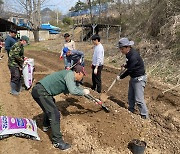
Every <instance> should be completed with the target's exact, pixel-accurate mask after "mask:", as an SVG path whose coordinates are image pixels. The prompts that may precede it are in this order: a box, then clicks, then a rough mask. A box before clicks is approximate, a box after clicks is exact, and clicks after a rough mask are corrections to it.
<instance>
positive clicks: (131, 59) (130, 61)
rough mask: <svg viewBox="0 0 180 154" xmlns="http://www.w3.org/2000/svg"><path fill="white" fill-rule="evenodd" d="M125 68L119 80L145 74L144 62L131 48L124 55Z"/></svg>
mask: <svg viewBox="0 0 180 154" xmlns="http://www.w3.org/2000/svg"><path fill="white" fill-rule="evenodd" d="M125 68H127V70H126V71H125V72H124V73H123V74H122V75H121V76H120V78H121V79H123V78H125V77H126V76H128V75H130V76H131V77H132V78H135V77H139V76H142V75H144V74H145V69H144V62H143V60H142V58H141V56H140V55H139V53H138V52H137V51H136V50H135V49H133V48H131V49H130V51H129V52H128V53H127V54H126V66H125Z"/></svg>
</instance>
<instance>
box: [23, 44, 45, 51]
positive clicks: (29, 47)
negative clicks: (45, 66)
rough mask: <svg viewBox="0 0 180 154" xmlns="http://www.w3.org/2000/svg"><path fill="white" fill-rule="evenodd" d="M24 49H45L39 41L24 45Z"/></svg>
mask: <svg viewBox="0 0 180 154" xmlns="http://www.w3.org/2000/svg"><path fill="white" fill-rule="evenodd" d="M25 49H26V50H32V51H44V50H47V49H46V48H45V47H43V46H42V45H41V43H40V42H33V43H31V44H30V45H27V46H25Z"/></svg>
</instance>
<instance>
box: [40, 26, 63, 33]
mask: <svg viewBox="0 0 180 154" xmlns="http://www.w3.org/2000/svg"><path fill="white" fill-rule="evenodd" d="M40 28H41V29H42V30H48V31H49V33H50V34H59V32H60V28H59V27H56V26H53V25H51V24H42V25H41V26H40Z"/></svg>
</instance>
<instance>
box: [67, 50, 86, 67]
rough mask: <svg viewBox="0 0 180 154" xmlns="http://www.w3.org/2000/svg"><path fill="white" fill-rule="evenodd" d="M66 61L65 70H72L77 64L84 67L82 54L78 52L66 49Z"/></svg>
mask: <svg viewBox="0 0 180 154" xmlns="http://www.w3.org/2000/svg"><path fill="white" fill-rule="evenodd" d="M66 50H67V52H66V59H67V68H66V69H67V70H68V69H70V68H71V69H73V67H74V66H75V65H77V64H80V65H81V66H83V67H84V53H83V52H82V51H79V50H70V49H68V48H66Z"/></svg>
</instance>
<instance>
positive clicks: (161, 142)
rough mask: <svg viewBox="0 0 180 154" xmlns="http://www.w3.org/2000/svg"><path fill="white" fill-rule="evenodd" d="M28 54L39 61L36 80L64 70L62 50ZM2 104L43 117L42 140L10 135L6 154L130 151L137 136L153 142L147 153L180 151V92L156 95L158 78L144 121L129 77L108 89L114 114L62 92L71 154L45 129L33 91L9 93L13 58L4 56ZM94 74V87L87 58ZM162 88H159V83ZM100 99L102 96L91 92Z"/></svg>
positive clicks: (87, 82) (108, 71) (105, 75)
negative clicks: (131, 96) (131, 105)
mask: <svg viewBox="0 0 180 154" xmlns="http://www.w3.org/2000/svg"><path fill="white" fill-rule="evenodd" d="M26 56H27V57H30V58H34V59H35V72H34V84H35V82H36V81H38V80H40V79H41V78H43V77H44V76H45V75H47V74H50V73H51V72H54V71H58V70H61V69H63V62H62V61H59V58H58V57H59V54H58V53H53V52H47V51H41V52H35V51H27V52H26ZM0 65H1V69H0V84H1V92H0V105H1V106H2V108H1V114H3V115H7V116H13V117H23V118H32V119H35V120H36V121H37V125H38V134H39V136H40V138H41V140H40V141H34V140H28V139H23V138H18V137H9V138H7V139H4V140H1V141H0V153H2V154H18V153H20V154H25V153H26V154H31V153H32V154H52V153H53V154H56V153H69V154H79V153H82V154H130V153H131V152H130V150H129V149H128V148H127V146H128V143H129V142H130V141H131V140H133V139H140V140H144V141H146V143H147V148H146V152H145V153H146V154H178V153H180V112H179V111H180V108H179V107H180V105H179V99H180V96H178V95H174V94H172V93H170V92H167V93H165V94H164V96H163V97H161V98H159V99H153V96H154V95H156V94H157V93H159V92H161V90H160V89H157V88H155V86H154V85H155V84H154V83H153V82H148V84H147V87H146V90H145V99H146V101H147V106H148V109H149V112H150V120H142V119H141V118H140V116H139V115H138V111H137V112H136V114H132V113H130V112H128V110H127V90H128V80H129V78H127V79H124V80H122V81H120V82H117V83H116V84H115V85H114V87H113V88H112V89H111V90H110V91H109V92H108V95H109V96H110V97H109V99H108V100H107V101H106V103H105V105H106V106H108V107H109V108H110V110H111V111H110V113H106V112H104V111H103V110H102V109H101V107H100V106H99V105H96V104H94V103H93V102H92V101H89V100H88V99H86V98H84V97H77V96H72V95H67V96H66V95H63V94H61V95H58V96H56V97H55V99H56V104H57V106H58V108H59V110H60V112H61V115H62V116H61V129H62V132H63V135H64V139H65V141H67V142H69V143H71V144H72V148H71V149H70V150H68V151H67V152H61V151H60V150H58V149H55V148H53V146H52V144H51V140H50V138H51V137H50V131H48V132H47V133H45V132H43V131H42V118H43V116H42V110H41V109H40V107H39V106H38V105H37V103H36V102H35V101H34V100H33V99H32V97H31V89H30V90H29V91H23V92H21V94H20V95H19V96H12V95H10V94H9V91H10V87H9V80H10V75H9V70H8V67H7V56H6V55H5V56H4V58H3V59H2V60H0ZM85 68H86V71H87V74H88V76H86V77H85V78H84V86H86V87H90V86H91V68H90V62H86V67H85ZM117 72H118V70H116V69H112V68H109V67H105V68H104V70H103V72H102V83H103V90H107V88H108V87H109V86H110V84H111V83H112V81H113V80H114V78H115V77H116V73H117ZM156 87H157V86H156ZM91 94H92V95H93V96H95V97H97V98H99V94H98V93H96V92H93V91H91Z"/></svg>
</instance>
